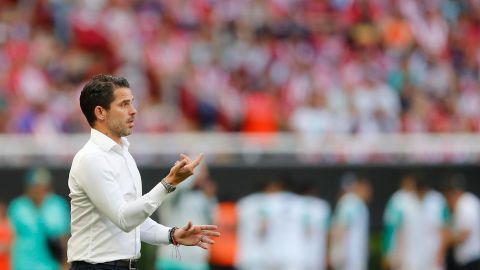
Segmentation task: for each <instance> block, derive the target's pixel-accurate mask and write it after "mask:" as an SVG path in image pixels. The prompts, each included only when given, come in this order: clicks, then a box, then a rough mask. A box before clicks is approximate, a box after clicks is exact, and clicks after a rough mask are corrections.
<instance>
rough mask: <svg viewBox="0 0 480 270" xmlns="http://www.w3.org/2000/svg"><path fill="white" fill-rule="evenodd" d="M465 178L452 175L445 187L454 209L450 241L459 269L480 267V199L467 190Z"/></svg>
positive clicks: (446, 195) (451, 206)
mask: <svg viewBox="0 0 480 270" xmlns="http://www.w3.org/2000/svg"><path fill="white" fill-rule="evenodd" d="M465 182H466V181H465V178H464V177H463V176H462V175H454V176H451V177H450V178H449V179H448V181H447V184H446V187H445V197H446V198H447V201H448V204H449V206H450V209H451V211H452V228H451V232H450V237H449V238H450V239H449V240H450V243H451V244H452V245H453V255H454V258H455V261H456V263H457V264H458V266H459V267H458V269H460V270H470V269H471V270H474V269H476V270H477V269H480V201H479V199H478V197H477V196H475V195H474V194H472V193H470V192H466V191H465V184H466V183H465Z"/></svg>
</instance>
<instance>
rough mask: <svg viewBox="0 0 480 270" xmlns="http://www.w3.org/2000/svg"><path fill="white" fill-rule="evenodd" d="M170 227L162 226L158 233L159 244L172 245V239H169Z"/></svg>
mask: <svg viewBox="0 0 480 270" xmlns="http://www.w3.org/2000/svg"><path fill="white" fill-rule="evenodd" d="M170 229H171V228H169V227H165V226H162V228H160V229H159V230H158V232H157V240H158V242H159V243H163V244H170V239H169V232H170Z"/></svg>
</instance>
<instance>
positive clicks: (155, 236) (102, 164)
mask: <svg viewBox="0 0 480 270" xmlns="http://www.w3.org/2000/svg"><path fill="white" fill-rule="evenodd" d="M128 146H129V143H128V141H127V139H126V138H122V144H121V145H119V144H117V143H116V142H115V141H113V140H112V139H111V138H109V137H107V136H106V135H104V134H102V133H101V132H99V131H97V130H95V129H92V130H91V136H90V140H89V141H88V142H87V143H86V144H85V145H84V146H83V148H82V149H81V150H80V151H79V152H78V153H77V154H76V155H75V158H74V159H73V162H72V167H71V169H70V175H69V179H68V186H69V188H70V198H71V206H72V208H71V215H72V219H71V220H72V226H71V230H72V236H71V238H70V240H69V241H68V261H69V262H72V261H86V262H89V263H102V262H108V261H114V260H121V259H132V258H139V257H140V246H141V244H140V241H144V242H147V243H150V244H161V243H164V244H167V243H168V230H169V229H170V228H168V227H165V226H163V225H160V224H158V223H156V222H155V221H153V220H152V219H150V218H149V216H150V215H151V214H152V213H153V212H154V211H155V210H156V209H157V208H158V207H159V206H160V204H161V203H162V201H163V200H164V199H165V197H166V194H167V193H166V190H165V188H164V186H163V185H162V184H161V183H160V182H159V183H158V184H157V185H156V186H155V187H154V188H153V189H152V190H151V191H150V192H148V193H147V194H145V195H143V196H142V183H141V178H140V173H139V171H138V168H137V165H136V163H135V161H134V160H133V158H132V156H131V155H130V153H129V152H128Z"/></svg>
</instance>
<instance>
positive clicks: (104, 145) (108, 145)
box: [90, 128, 130, 151]
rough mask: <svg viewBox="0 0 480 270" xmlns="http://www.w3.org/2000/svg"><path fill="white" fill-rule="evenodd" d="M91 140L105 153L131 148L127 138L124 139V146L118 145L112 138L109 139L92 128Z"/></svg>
mask: <svg viewBox="0 0 480 270" xmlns="http://www.w3.org/2000/svg"><path fill="white" fill-rule="evenodd" d="M90 139H91V140H92V141H93V142H94V143H95V144H96V145H98V146H99V147H100V148H101V149H102V150H104V151H110V150H112V149H115V148H116V149H117V150H121V149H122V148H127V149H128V147H129V146H130V143H129V142H128V140H127V138H125V137H122V138H121V140H122V144H121V145H119V144H117V143H116V142H115V141H114V140H112V138H110V137H108V136H107V135H105V134H103V133H101V132H100V131H98V130H96V129H94V128H92V129H91V131H90Z"/></svg>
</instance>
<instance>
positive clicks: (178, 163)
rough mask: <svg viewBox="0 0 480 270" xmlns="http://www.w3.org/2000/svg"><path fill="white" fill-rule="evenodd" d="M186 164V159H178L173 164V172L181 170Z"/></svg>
mask: <svg viewBox="0 0 480 270" xmlns="http://www.w3.org/2000/svg"><path fill="white" fill-rule="evenodd" d="M186 164H187V162H186V161H185V160H180V161H176V162H175V165H173V167H172V169H171V170H170V171H171V172H173V173H176V172H178V170H180V168H182V167H184V166H185V165H186Z"/></svg>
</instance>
